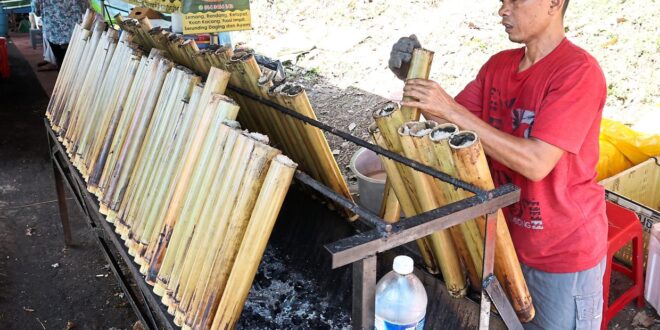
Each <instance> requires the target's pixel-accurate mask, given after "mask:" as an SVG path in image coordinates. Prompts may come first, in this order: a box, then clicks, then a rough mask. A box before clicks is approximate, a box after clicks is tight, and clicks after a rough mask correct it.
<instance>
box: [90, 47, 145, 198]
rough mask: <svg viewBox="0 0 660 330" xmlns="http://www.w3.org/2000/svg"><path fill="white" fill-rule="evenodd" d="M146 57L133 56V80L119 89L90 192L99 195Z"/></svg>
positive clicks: (142, 74) (99, 149)
mask: <svg viewBox="0 0 660 330" xmlns="http://www.w3.org/2000/svg"><path fill="white" fill-rule="evenodd" d="M145 61H146V59H145V58H144V57H142V59H140V60H138V59H137V58H133V59H132V60H131V64H130V69H129V70H130V72H131V73H132V74H131V75H130V76H129V79H130V81H131V83H130V84H127V85H122V86H120V87H123V88H120V89H119V90H118V92H119V95H118V98H117V100H118V101H117V103H116V105H115V106H116V109H115V110H114V111H113V112H112V117H111V118H110V122H109V125H108V128H107V131H106V134H105V137H104V138H103V139H99V142H100V143H99V144H98V148H96V152H95V154H97V155H98V156H96V157H93V158H92V159H94V160H93V161H92V165H91V166H93V167H91V168H93V170H92V172H91V175H90V177H89V180H88V182H87V190H89V191H90V192H92V193H94V194H95V195H99V194H100V191H99V185H100V182H101V177H102V174H103V169H104V168H105V165H106V162H107V159H108V156H109V155H110V152H111V150H110V148H111V147H112V142H113V141H114V140H115V138H116V134H115V133H116V132H117V129H118V127H119V123H120V121H121V119H122V118H123V117H124V116H123V114H124V109H125V108H124V104H125V103H126V102H128V97H129V96H130V95H131V90H132V89H133V86H137V85H138V84H139V82H140V80H142V79H143V77H144V69H143V68H144V63H145Z"/></svg>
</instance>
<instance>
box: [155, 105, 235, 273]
mask: <svg viewBox="0 0 660 330" xmlns="http://www.w3.org/2000/svg"><path fill="white" fill-rule="evenodd" d="M233 106H235V105H233ZM223 122H224V119H223V118H222V117H221V116H219V118H218V119H217V120H216V121H215V122H214V124H213V126H212V127H210V129H209V132H208V134H207V136H206V137H205V142H204V144H203V145H202V146H201V149H200V150H199V151H198V152H197V154H198V160H197V163H196V164H194V165H193V166H194V167H192V168H191V169H190V170H189V172H184V173H185V175H187V176H189V177H190V181H189V182H188V183H187V184H186V183H185V182H184V183H183V184H186V186H181V182H179V183H178V184H177V190H178V191H181V192H180V193H179V195H180V196H181V197H180V198H181V201H180V202H177V201H175V200H174V197H173V199H172V202H170V205H169V208H170V209H168V213H167V214H169V215H170V216H172V217H173V218H172V220H171V222H170V223H167V222H165V223H164V226H163V229H161V234H160V236H159V237H158V239H156V240H153V239H152V240H151V241H150V242H149V247H150V248H149V250H148V252H147V256H148V257H147V259H148V260H149V261H150V263H149V271H148V272H147V274H146V275H147V277H146V281H147V283H149V284H152V285H154V284H155V283H156V277H157V275H158V273H159V270H160V267H161V265H162V262H163V259H164V257H165V252H166V249H168V248H169V246H170V241H171V236H172V235H173V230H174V229H175V225H176V224H178V221H179V220H182V219H185V218H184V217H183V214H185V212H184V210H186V209H185V206H186V202H187V201H188V196H194V197H196V196H199V195H198V189H199V188H200V186H201V185H202V182H203V180H204V178H205V177H206V176H208V175H209V170H208V169H209V168H214V167H215V166H217V163H218V161H219V158H218V157H216V156H219V154H220V152H221V150H218V149H219V148H218V146H219V145H223V144H224V143H225V140H226V139H227V136H228V132H227V129H225V128H223V127H226V126H225V125H223V124H222V123H223ZM192 152H194V150H191V153H192ZM189 155H190V153H189ZM186 158H188V159H190V157H186ZM185 170H186V169H185V168H184V171H185ZM183 189H185V191H183ZM176 193H177V192H176V191H175V194H176ZM175 196H176V195H175ZM174 202H176V203H174ZM179 205H180V206H179ZM188 205H189V204H188ZM171 210H172V211H171ZM173 212H178V213H173ZM168 226H169V228H168ZM163 232H164V234H163Z"/></svg>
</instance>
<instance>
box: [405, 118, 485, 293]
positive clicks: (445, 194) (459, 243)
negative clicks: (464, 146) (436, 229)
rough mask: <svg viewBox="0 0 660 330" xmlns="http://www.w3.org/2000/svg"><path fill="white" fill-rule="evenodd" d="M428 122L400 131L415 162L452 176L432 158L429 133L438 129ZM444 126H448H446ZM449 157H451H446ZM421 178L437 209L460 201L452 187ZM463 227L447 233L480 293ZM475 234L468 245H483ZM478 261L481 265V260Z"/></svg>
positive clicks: (446, 168)
mask: <svg viewBox="0 0 660 330" xmlns="http://www.w3.org/2000/svg"><path fill="white" fill-rule="evenodd" d="M429 123H430V122H408V123H406V124H405V125H404V126H402V129H404V130H407V131H408V132H409V134H410V136H411V137H412V142H413V144H414V145H415V149H416V151H417V155H418V158H417V159H416V160H417V161H419V162H420V163H422V164H424V165H426V166H429V167H432V168H435V169H438V170H440V171H442V172H445V173H447V171H452V173H453V172H454V171H455V169H453V168H449V167H451V166H453V163H451V164H448V163H447V162H444V160H443V161H440V159H439V158H438V157H437V155H436V148H435V147H436V145H434V143H433V142H432V141H431V139H430V133H431V132H434V131H435V132H439V130H438V129H437V124H435V123H434V125H429ZM448 125H451V126H449V127H448ZM442 127H444V128H445V129H453V130H454V131H456V130H458V128H457V127H456V125H453V124H444V125H442ZM444 141H445V143H448V140H447V139H445V140H444ZM446 146H447V152H449V145H448V144H446ZM449 157H451V154H449ZM424 178H425V179H426V180H427V181H428V184H429V185H430V186H431V189H432V190H433V196H434V197H435V199H436V202H437V203H438V207H440V206H444V205H447V204H449V203H452V202H455V201H458V200H459V199H460V198H458V197H457V195H456V194H455V191H456V189H455V188H454V186H451V185H449V184H446V183H445V182H442V181H440V180H438V179H435V178H433V177H431V176H429V175H425V176H424ZM463 226H465V224H459V225H458V226H453V227H451V228H449V229H448V230H449V233H450V234H451V237H452V240H453V242H454V245H455V247H456V250H457V251H458V255H459V257H460V259H461V261H462V263H463V265H464V266H465V268H466V270H467V275H468V277H469V279H470V282H471V283H472V285H473V286H474V288H475V290H478V291H480V290H481V273H480V272H477V268H476V267H475V264H474V262H473V259H472V255H471V253H470V249H469V247H468V243H467V242H466V239H473V238H472V237H467V238H464V237H463V230H462V227H463ZM476 233H477V234H478V235H479V236H478V237H477V240H470V243H473V244H477V245H480V246H483V241H481V240H480V239H481V236H480V234H479V232H478V231H477V232H476ZM479 261H480V262H482V261H483V258H482V259H480V260H479ZM479 269H481V267H479Z"/></svg>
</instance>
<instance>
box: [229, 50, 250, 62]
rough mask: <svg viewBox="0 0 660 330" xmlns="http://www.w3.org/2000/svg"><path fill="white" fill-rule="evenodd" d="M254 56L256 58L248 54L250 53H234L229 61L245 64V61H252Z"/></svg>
mask: <svg viewBox="0 0 660 330" xmlns="http://www.w3.org/2000/svg"><path fill="white" fill-rule="evenodd" d="M253 56H254V55H253V54H252V53H248V52H243V51H241V52H236V53H234V54H233V55H232V56H231V58H230V59H229V61H230V62H234V63H235V62H245V61H247V60H249V59H250V58H251V57H253Z"/></svg>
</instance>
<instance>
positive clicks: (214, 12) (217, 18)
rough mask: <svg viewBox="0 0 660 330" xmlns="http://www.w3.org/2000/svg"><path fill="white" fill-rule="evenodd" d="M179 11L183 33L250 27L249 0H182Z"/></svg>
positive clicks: (236, 29) (245, 28)
mask: <svg viewBox="0 0 660 330" xmlns="http://www.w3.org/2000/svg"><path fill="white" fill-rule="evenodd" d="M181 11H182V12H183V33H185V34H198V33H213V32H223V31H241V30H249V29H251V28H252V15H251V14H250V1H249V0H183V1H182V4H181Z"/></svg>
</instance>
